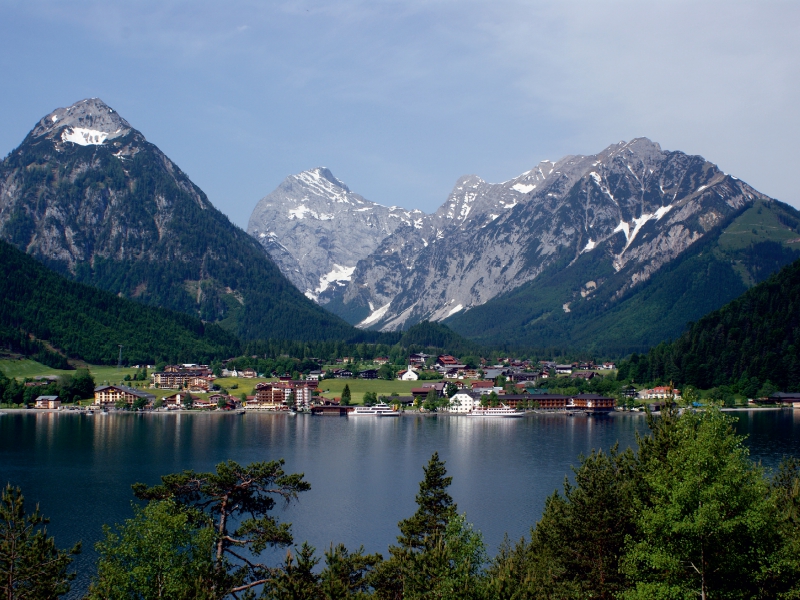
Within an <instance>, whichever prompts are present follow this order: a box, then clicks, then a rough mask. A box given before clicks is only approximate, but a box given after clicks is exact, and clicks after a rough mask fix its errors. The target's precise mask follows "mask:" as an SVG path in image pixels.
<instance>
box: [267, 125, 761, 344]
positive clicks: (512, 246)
mask: <svg viewBox="0 0 800 600" xmlns="http://www.w3.org/2000/svg"><path fill="white" fill-rule="evenodd" d="M291 179H292V178H290V179H289V180H287V182H288V181H290V180H291ZM340 189H345V190H346V188H343V187H340ZM348 193H349V192H348ZM273 194H275V193H273ZM273 194H271V195H270V196H268V197H267V198H270V197H273V198H275V196H274V195H273ZM326 199H327V200H326ZM265 200H266V199H265ZM757 200H760V201H764V202H771V200H770V199H769V198H767V197H766V196H764V195H763V194H761V193H759V192H757V191H756V190H754V189H753V188H751V187H750V186H748V185H747V184H745V183H743V182H741V181H739V180H737V179H736V178H734V177H731V176H729V175H726V174H725V173H722V172H721V171H720V170H719V169H718V168H717V167H716V166H715V165H713V164H712V163H710V162H708V161H706V160H705V159H703V158H702V157H699V156H689V155H686V154H684V153H682V152H666V151H663V150H662V149H661V148H660V146H659V145H658V144H656V143H653V142H651V141H650V140H648V139H645V138H639V139H634V140H632V141H630V142H620V143H619V144H614V145H612V146H609V147H608V148H606V149H605V150H603V151H602V152H600V153H599V154H596V155H593V156H567V157H565V158H562V159H561V160H559V161H557V162H555V163H553V162H550V161H545V162H542V163H540V164H539V165H538V166H536V167H535V168H534V169H532V170H530V171H528V172H526V173H523V174H522V175H520V176H519V177H517V178H515V179H512V180H510V181H506V182H504V183H499V184H491V183H486V182H484V181H483V180H481V179H480V178H478V177H476V176H466V177H462V178H461V179H460V180H459V181H458V182H457V183H456V186H455V188H454V189H453V192H452V193H451V194H450V197H449V198H448V199H447V201H446V202H445V203H444V204H443V205H442V206H441V207H440V208H439V210H437V211H436V213H434V214H432V215H424V214H419V215H414V218H406V219H400V218H398V219H397V222H398V225H397V226H396V227H395V228H394V229H393V230H392V231H390V232H389V233H388V234H384V231H386V230H385V229H380V228H378V227H375V228H374V229H362V230H360V235H362V236H366V235H368V234H369V233H374V237H373V238H372V239H371V240H370V241H369V243H367V242H362V245H361V246H360V247H361V248H362V249H363V251H366V250H367V249H368V248H369V247H370V246H372V247H373V248H374V249H373V250H372V251H371V252H370V253H368V254H366V255H364V254H363V253H362V255H361V256H357V255H356V254H355V253H353V254H352V257H351V258H350V259H349V260H350V261H351V262H350V263H348V265H347V266H348V267H349V266H352V265H353V264H354V263H353V262H352V261H353V260H355V259H358V260H357V263H355V269H354V270H353V272H352V274H350V273H348V275H349V279H348V281H347V282H346V283H344V284H343V285H340V286H337V287H336V288H335V289H333V290H332V293H330V294H328V296H327V297H325V298H324V299H321V301H325V302H327V306H328V307H329V308H330V309H331V310H333V311H334V312H337V313H339V314H341V315H343V316H345V317H346V318H348V320H350V321H351V322H354V323H358V326H359V327H368V328H377V329H381V330H396V329H403V328H407V327H408V326H410V325H413V324H414V323H418V322H420V321H422V320H436V321H439V320H444V319H447V318H450V317H453V316H454V315H457V314H460V313H463V312H465V311H469V310H470V309H471V308H473V307H476V306H480V305H483V304H485V303H486V302H488V301H490V300H491V299H493V298H495V297H497V296H500V295H503V294H506V293H508V292H510V291H512V290H514V289H516V288H518V287H519V286H521V285H523V284H526V282H531V281H533V280H535V279H536V278H537V277H539V276H540V275H541V274H542V273H543V272H545V271H548V270H550V269H553V268H556V269H558V270H565V269H568V268H569V267H570V266H571V265H573V264H574V263H576V262H577V261H578V260H579V258H580V257H581V256H582V255H586V254H593V255H595V256H600V257H602V261H603V262H604V264H607V267H608V269H609V272H611V273H624V274H625V277H624V278H623V279H624V282H622V283H619V284H615V285H618V287H617V289H615V290H614V295H615V296H616V297H618V298H621V297H623V296H625V295H626V294H627V293H628V292H629V290H631V289H632V288H635V287H636V286H641V285H642V284H643V283H644V282H646V281H648V280H649V279H650V278H651V277H652V275H653V274H654V273H656V272H657V271H658V270H659V269H661V268H662V267H663V266H664V265H665V264H668V263H670V262H671V261H673V260H674V259H675V258H676V257H678V256H679V255H681V253H682V252H684V251H685V250H686V249H687V248H689V247H690V246H692V245H693V244H695V243H697V242H698V241H699V240H701V239H703V237H704V235H705V234H706V233H707V232H709V231H711V230H713V229H714V227H715V226H716V225H718V224H719V223H721V222H722V221H724V220H725V219H726V218H728V217H729V216H730V215H733V214H734V213H736V212H737V211H741V210H742V209H743V208H744V207H746V206H748V205H751V204H752V203H753V202H755V201H757ZM326 201H327V204H326ZM263 202H264V201H262V203H263ZM336 202H339V200H332V199H331V196H330V194H329V193H328V192H326V194H323V195H322V196H321V197H318V202H317V203H315V204H314V208H313V210H314V212H315V213H316V214H318V215H323V214H324V215H327V214H331V212H332V210H333V209H332V208H330V207H331V206H334V205H335V203H336ZM271 208H273V213H272V214H273V216H272V219H271V220H266V221H264V220H263V219H262V220H261V221H260V223H261V225H260V232H259V233H258V235H266V236H267V237H269V236H270V234H268V233H266V234H265V232H274V234H273V237H271V238H270V239H271V241H272V243H275V244H280V245H282V246H283V248H284V249H285V250H287V252H288V254H290V255H292V256H294V257H295V260H297V263H295V264H294V268H296V269H298V271H299V273H301V274H302V272H303V271H304V269H305V270H308V268H307V267H304V265H302V264H298V263H299V262H300V261H299V259H298V258H297V256H298V254H297V253H296V252H295V251H293V250H292V249H291V248H290V247H289V246H287V243H286V237H285V236H284V235H282V234H280V233H279V232H280V231H288V229H289V227H291V224H292V223H293V221H292V220H291V219H289V218H287V217H286V216H280V215H287V214H288V213H289V211H292V210H294V211H296V210H298V209H297V208H296V205H288V204H287V206H285V207H283V206H279V207H276V206H275V203H274V202H273V204H272V207H271ZM309 210H311V209H310V208H309ZM261 214H264V213H261ZM330 222H331V223H336V226H337V229H335V230H334V231H346V230H349V229H350V228H351V223H352V221H351V220H350V219H349V218H342V219H341V220H336V219H335V218H332V219H331V220H330ZM252 223H253V221H252V220H251V233H254V230H253V228H252ZM334 235H335V233H334ZM307 236H308V237H307V239H306V240H305V241H304V247H305V248H309V247H310V246H313V245H314V244H315V243H317V241H318V240H319V239H323V240H324V245H328V244H329V242H328V240H329V239H330V238H329V237H327V234H326V236H323V237H322V238H321V237H320V236H319V235H317V236H315V235H314V233H313V232H312V231H309V232H308V234H307ZM270 252H271V253H272V254H273V256H275V255H276V253H275V252H274V251H273V250H270ZM308 253H310V250H309V251H308ZM304 256H305V255H304ZM288 262H289V259H288V258H287V263H288ZM310 262H311V263H313V262H314V261H313V260H311V261H310ZM337 264H339V263H337ZM327 268H329V265H328V264H327V263H326V265H325V266H324V267H323V270H324V269H327ZM284 272H286V270H284ZM297 277H298V279H299V278H300V275H298V276H297ZM615 281H622V279H620V278H616V280H615ZM585 283H587V285H588V283H591V284H592V286H590V287H589V288H586V289H583V292H584V295H583V296H582V297H583V298H586V297H587V296H591V295H592V294H593V293H595V291H596V290H597V289H599V288H600V287H602V286H603V284H604V283H605V278H603V279H601V280H598V281H591V282H585ZM576 293H577V291H576ZM571 301H572V299H571V297H568V298H565V300H564V302H563V310H564V311H565V312H566V311H569V310H570V302H571Z"/></svg>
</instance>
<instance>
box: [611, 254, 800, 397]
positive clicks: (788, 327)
mask: <svg viewBox="0 0 800 600" xmlns="http://www.w3.org/2000/svg"><path fill="white" fill-rule="evenodd" d="M618 377H619V378H621V379H626V378H628V379H634V380H636V381H639V382H645V381H654V380H661V381H673V382H674V383H675V384H676V385H684V384H691V385H694V386H696V387H698V388H701V389H708V388H712V387H717V386H723V385H726V386H733V387H734V388H736V390H738V391H741V392H742V393H744V394H745V395H750V396H752V395H754V393H755V392H754V390H757V389H758V388H759V387H760V386H761V385H763V384H764V383H765V382H770V383H771V384H772V385H774V386H775V387H776V388H777V389H780V390H783V391H790V392H796V391H800V260H798V261H795V262H794V263H792V264H791V265H789V266H788V267H785V268H784V269H782V270H781V271H779V272H778V273H775V274H774V275H772V276H771V277H769V278H768V279H767V280H766V281H764V282H762V283H760V284H758V285H756V286H755V287H753V288H751V289H750V290H748V291H747V292H745V293H744V294H743V295H742V296H741V297H739V298H737V299H736V300H734V301H733V302H730V303H729V304H726V305H725V306H723V307H722V308H720V309H719V310H715V311H713V312H711V313H709V314H708V315H706V316H704V317H703V318H702V319H700V320H699V321H697V322H696V323H693V324H691V325H690V327H689V328H688V330H687V331H686V332H685V333H684V334H683V335H681V336H680V337H679V338H678V339H676V340H675V341H674V342H671V343H661V344H659V345H658V346H655V347H654V348H652V349H651V350H650V351H649V352H648V353H647V354H642V355H637V354H634V355H633V356H631V358H630V359H629V360H628V361H625V362H623V363H622V364H620V367H619V372H618Z"/></svg>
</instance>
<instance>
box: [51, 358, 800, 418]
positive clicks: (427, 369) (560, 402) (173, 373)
mask: <svg viewBox="0 0 800 600" xmlns="http://www.w3.org/2000/svg"><path fill="white" fill-rule="evenodd" d="M340 361H341V363H342V364H345V365H346V364H348V363H350V362H351V361H350V359H348V358H347V357H345V358H344V359H340ZM320 362H322V361H320ZM407 362H408V365H407V367H406V368H405V369H402V370H400V371H398V372H394V370H393V369H391V368H390V366H389V365H388V363H389V359H388V358H387V357H377V358H375V359H374V360H373V361H372V365H373V366H372V368H367V369H363V370H356V369H351V368H347V367H346V366H344V367H342V368H332V369H328V370H326V371H322V370H311V371H309V372H308V373H307V374H306V375H305V376H303V375H301V374H299V373H294V377H293V376H291V375H283V376H278V375H277V374H275V373H273V374H271V375H272V379H271V380H269V381H260V382H258V383H256V384H255V386H254V387H253V390H252V391H253V393H252V394H250V395H248V394H245V393H242V394H240V395H239V396H238V397H237V396H235V395H232V394H230V393H229V392H228V390H224V389H222V388H221V387H220V386H219V385H218V384H217V380H218V379H222V378H224V379H226V380H230V379H239V378H241V379H251V380H252V379H256V378H262V379H263V378H264V377H265V376H264V374H259V373H257V372H256V371H255V369H252V368H245V369H242V370H237V369H236V368H235V367H234V368H232V369H227V368H220V367H217V368H216V369H212V368H210V367H209V366H208V365H198V364H183V365H167V366H165V367H163V370H161V371H156V372H154V373H152V374H151V375H150V377H149V378H150V385H149V390H145V389H142V388H135V387H130V386H127V385H123V384H118V385H99V386H97V387H96V388H95V390H94V403H93V405H92V406H91V407H89V408H88V410H92V411H93V410H102V411H107V410H109V409H123V410H126V409H127V410H131V409H133V410H157V411H171V410H222V411H238V412H240V413H244V412H245V411H270V412H290V413H298V412H300V413H311V414H314V415H336V416H344V415H351V416H357V415H375V416H397V415H400V414H401V413H402V412H405V411H407V410H415V411H418V412H445V413H451V414H455V415H471V416H509V417H510V416H523V415H524V414H525V413H526V412H528V411H562V412H565V413H568V414H575V413H585V414H603V413H609V412H611V411H615V410H642V406H643V405H644V404H648V405H650V407H651V410H659V409H660V408H661V406H663V404H664V403H665V402H669V401H673V400H680V399H681V391H680V390H679V389H675V388H673V387H671V386H656V387H653V388H640V389H637V388H636V387H635V386H633V385H628V386H624V387H622V388H620V389H618V390H617V393H616V394H615V395H613V396H612V395H610V394H603V393H590V392H587V391H580V390H579V389H578V388H579V387H583V388H586V387H589V388H592V387H597V388H600V389H602V388H603V387H604V386H602V385H601V386H592V385H589V386H586V383H587V382H590V383H591V382H593V381H595V378H597V381H602V380H603V379H604V376H608V375H612V374H615V373H616V365H615V364H614V363H611V362H606V363H602V364H595V363H594V362H591V361H590V362H582V363H571V364H557V363H555V362H552V361H538V362H536V363H534V362H532V361H528V360H524V361H522V360H514V359H504V360H502V361H501V362H499V363H498V364H493V365H487V364H485V361H483V360H482V361H481V363H482V364H481V367H480V368H472V367H470V366H468V365H466V364H461V363H460V362H459V361H458V359H456V358H455V357H453V356H450V355H439V356H432V355H427V354H424V353H419V354H411V355H410V356H409V358H408V361H407ZM135 367H136V368H139V369H140V373H141V374H142V375H143V377H146V372H147V371H146V370H147V368H148V367H149V368H152V366H149V365H144V366H138V365H136V366H135ZM214 370H216V374H215V373H214V372H213V371H214ZM330 379H346V380H375V383H376V384H378V385H376V387H381V386H380V385H379V381H378V380H384V381H385V380H387V379H389V380H392V379H394V380H397V381H403V382H411V383H412V385H413V383H414V382H418V386H417V387H411V389H410V395H403V396H401V395H399V394H398V393H397V392H393V393H392V394H391V395H381V396H379V395H378V394H377V393H376V392H366V393H365V394H363V402H362V403H361V405H359V406H354V405H353V402H352V400H351V394H350V390H349V386H348V385H345V387H344V388H343V392H342V394H341V396H339V397H326V396H325V395H324V393H328V392H329V390H324V389H321V388H324V387H326V386H325V385H324V384H325V382H326V381H328V380H330ZM548 381H550V383H551V384H555V383H556V382H558V384H559V385H551V386H550V387H554V388H555V389H556V390H557V391H559V392H560V393H550V391H549V390H548ZM570 383H574V384H581V385H572V386H570ZM565 384H566V385H565ZM231 387H234V388H238V385H236V384H234V385H233V386H231ZM605 388H606V389H608V386H605ZM591 391H597V390H591ZM165 392H166V393H165ZM749 403H750V404H757V403H761V404H772V405H778V406H782V407H793V408H796V409H800V394H787V393H774V394H772V395H771V396H770V397H768V398H762V399H760V400H750V401H749ZM60 406H61V401H60V399H59V398H58V397H57V396H40V397H38V398H37V399H36V403H35V408H40V409H50V410H53V409H59V408H60Z"/></svg>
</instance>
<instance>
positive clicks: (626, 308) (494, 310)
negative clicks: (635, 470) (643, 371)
mask: <svg viewBox="0 0 800 600" xmlns="http://www.w3.org/2000/svg"><path fill="white" fill-rule="evenodd" d="M655 234H656V232H655V231H651V230H648V228H647V227H643V228H642V231H641V232H640V233H639V235H640V236H642V237H643V238H646V237H648V236H652V235H655ZM798 258H800V213H798V211H796V210H795V209H793V208H792V207H790V206H788V205H786V204H783V203H781V202H776V201H763V200H757V201H755V202H753V203H752V204H749V203H748V204H746V205H744V206H743V207H741V208H739V210H737V211H736V212H733V213H732V214H730V215H729V216H728V217H726V218H722V219H720V221H719V222H718V223H717V224H716V225H715V226H714V227H710V228H709V229H708V230H707V231H706V232H705V234H704V235H703V236H702V238H700V239H698V240H697V241H696V242H695V243H693V244H692V245H690V246H689V247H688V248H686V249H684V250H683V251H682V252H681V253H679V254H678V255H677V256H675V257H674V258H673V259H672V260H670V261H665V263H664V264H663V265H661V266H660V268H659V269H658V270H655V271H654V272H653V273H652V274H651V275H650V276H649V277H648V278H646V279H645V280H643V281H639V282H637V285H631V272H630V271H629V270H628V269H621V270H619V271H617V270H615V269H614V266H613V264H612V262H611V261H609V260H608V251H606V252H603V250H602V249H598V250H597V251H594V252H586V253H582V254H580V255H579V256H578V257H576V258H571V257H569V256H566V257H564V258H563V259H562V260H561V261H559V262H556V263H555V264H553V265H552V266H550V267H549V268H548V269H546V270H545V271H544V272H543V273H541V274H540V275H539V276H538V277H537V278H536V279H535V280H533V281H531V282H529V283H526V284H524V285H522V286H520V287H519V288H517V289H515V290H513V291H512V292H510V293H508V294H505V295H503V296H500V297H499V298H496V299H493V300H491V301H489V302H487V303H486V304H484V305H482V306H478V307H475V308H473V309H472V310H470V311H467V312H465V313H462V314H458V315H456V316H454V317H453V318H451V319H447V320H446V321H445V323H446V324H447V325H449V326H450V327H451V328H452V329H454V330H455V331H456V332H458V333H460V334H461V335H463V336H464V337H467V338H471V339H475V340H477V341H480V342H483V343H487V344H510V345H529V346H536V347H558V348H562V349H567V350H568V349H584V350H588V351H593V352H595V353H598V354H603V355H608V356H624V355H626V354H630V353H631V352H645V351H647V349H648V348H650V347H652V346H654V345H656V344H658V343H660V342H662V341H667V340H670V339H675V338H677V337H678V336H679V335H680V334H681V333H682V332H683V331H684V330H685V328H686V325H687V323H688V322H690V321H696V320H698V319H700V318H701V317H703V316H704V315H705V314H707V313H708V312H710V311H712V310H715V309H717V308H719V307H720V306H722V305H724V304H725V303H727V302H730V301H731V300H733V299H734V298H737V297H738V296H740V295H741V294H742V293H744V292H745V291H746V290H747V289H748V288H749V287H751V286H752V285H753V284H755V283H758V282H760V281H763V280H764V279H766V278H767V277H768V276H769V275H770V274H771V273H774V272H776V271H778V270H779V269H780V268H781V267H783V266H785V265H787V264H789V263H791V262H792V261H794V260H797V259H798Z"/></svg>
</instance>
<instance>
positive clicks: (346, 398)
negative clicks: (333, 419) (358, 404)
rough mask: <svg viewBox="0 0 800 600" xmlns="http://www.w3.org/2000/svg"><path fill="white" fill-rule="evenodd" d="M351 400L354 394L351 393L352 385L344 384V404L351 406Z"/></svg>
mask: <svg viewBox="0 0 800 600" xmlns="http://www.w3.org/2000/svg"><path fill="white" fill-rule="evenodd" d="M351 401H352V395H351V394H350V386H349V385H347V384H344V389H343V390H342V406H350V402H351Z"/></svg>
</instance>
